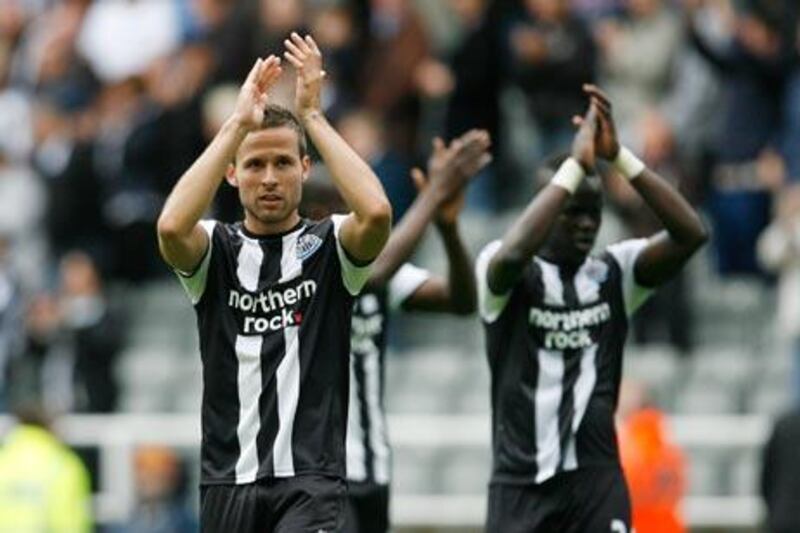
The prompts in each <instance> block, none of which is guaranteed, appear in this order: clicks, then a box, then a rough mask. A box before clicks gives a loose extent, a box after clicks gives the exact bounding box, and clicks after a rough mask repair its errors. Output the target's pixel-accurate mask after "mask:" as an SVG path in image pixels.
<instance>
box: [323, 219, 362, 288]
mask: <svg viewBox="0 0 800 533" xmlns="http://www.w3.org/2000/svg"><path fill="white" fill-rule="evenodd" d="M345 217H346V215H333V216H332V217H331V220H332V221H333V235H334V237H335V238H336V253H337V255H338V256H339V264H340V265H341V266H342V282H344V286H345V288H346V289H347V292H349V293H350V294H351V295H353V296H356V295H357V294H358V293H360V292H361V289H363V288H364V285H365V284H366V283H367V280H368V279H369V272H370V266H371V265H364V266H359V265H356V264H355V263H353V261H352V259H350V257H349V256H348V255H347V251H346V250H345V249H344V248H343V247H342V242H341V239H340V238H339V232H340V231H341V228H342V222H344V219H345Z"/></svg>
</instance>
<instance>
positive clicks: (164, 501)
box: [114, 446, 200, 533]
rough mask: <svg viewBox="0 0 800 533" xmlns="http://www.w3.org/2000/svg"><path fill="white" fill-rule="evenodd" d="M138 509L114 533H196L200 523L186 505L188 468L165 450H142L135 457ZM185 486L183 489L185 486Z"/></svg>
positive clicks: (140, 448)
mask: <svg viewBox="0 0 800 533" xmlns="http://www.w3.org/2000/svg"><path fill="white" fill-rule="evenodd" d="M134 476H135V482H136V507H135V508H134V511H133V514H132V518H131V520H130V521H129V522H128V523H127V524H126V525H125V526H123V527H121V528H118V529H114V532H115V533H194V532H197V531H199V530H200V528H199V524H198V522H197V519H196V518H195V516H194V514H195V513H193V512H192V511H190V509H189V508H188V506H187V505H186V501H185V500H186V495H185V480H184V479H182V478H183V477H184V476H185V467H184V465H183V464H182V463H181V461H180V459H179V458H178V456H177V455H176V454H175V452H173V451H172V450H170V449H169V448H166V447H163V446H141V447H139V449H137V450H136V454H135V456H134ZM182 485H183V486H182Z"/></svg>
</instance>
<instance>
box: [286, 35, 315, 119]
mask: <svg viewBox="0 0 800 533" xmlns="http://www.w3.org/2000/svg"><path fill="white" fill-rule="evenodd" d="M283 44H284V45H285V46H286V51H285V52H284V53H283V57H285V58H286V59H287V61H289V62H290V63H291V64H292V65H294V67H295V69H296V70H297V85H296V88H295V108H296V111H297V114H298V115H299V116H300V118H301V119H302V118H305V117H307V116H308V115H310V114H312V113H314V112H318V111H321V109H322V104H321V101H322V98H321V95H322V81H323V80H324V79H325V71H324V70H322V52H320V50H319V47H318V46H317V43H316V42H314V39H313V38H312V37H311V36H310V35H306V36H305V38H303V37H300V35H298V34H297V33H296V32H292V34H291V36H290V37H289V39H286V40H284V41H283Z"/></svg>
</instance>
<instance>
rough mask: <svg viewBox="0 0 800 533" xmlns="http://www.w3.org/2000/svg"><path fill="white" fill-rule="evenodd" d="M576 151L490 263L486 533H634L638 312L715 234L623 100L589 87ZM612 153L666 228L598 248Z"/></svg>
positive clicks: (561, 161) (486, 260)
mask: <svg viewBox="0 0 800 533" xmlns="http://www.w3.org/2000/svg"><path fill="white" fill-rule="evenodd" d="M584 91H585V93H586V95H587V97H588V99H589V110H588V112H587V113H586V115H585V116H583V117H576V118H575V123H576V125H577V126H578V131H577V133H576V134H575V138H574V141H573V145H572V152H571V154H569V155H568V156H562V157H559V158H557V159H554V160H553V161H551V162H550V163H549V164H548V165H546V166H545V169H543V172H545V173H547V174H549V176H551V178H550V181H549V184H548V185H546V186H545V187H544V188H543V189H542V190H541V191H540V192H539V193H538V194H537V195H536V196H535V197H534V198H533V200H531V202H530V204H529V205H528V207H527V208H526V209H525V211H524V212H523V214H522V215H521V216H520V218H519V219H518V220H517V221H516V222H515V223H514V224H513V225H512V226H511V228H509V229H508V231H507V232H506V233H505V235H504V236H503V238H502V240H498V241H495V242H492V243H490V244H488V245H487V246H486V247H485V248H484V250H483V251H482V252H481V254H480V256H479V258H478V260H477V264H476V272H477V283H478V294H479V310H480V314H481V317H482V319H483V322H484V326H485V331H486V345H487V354H488V359H489V365H490V368H491V373H492V391H491V398H492V441H493V444H492V446H493V456H494V464H493V471H492V479H491V484H490V488H489V508H488V518H487V525H486V529H487V531H490V532H493V533H494V532H496V533H516V532H554V531H558V532H561V533H567V532H596V531H614V532H620V533H624V532H627V531H630V528H631V520H630V502H629V498H628V492H627V488H626V486H625V480H624V478H623V475H622V472H621V470H620V466H619V454H618V450H617V444H616V436H615V430H614V411H615V409H616V404H617V397H618V393H619V385H620V377H621V373H622V352H623V346H624V343H625V336H626V332H627V327H628V319H629V317H630V316H631V315H632V314H633V313H634V312H635V311H636V309H637V308H638V307H639V306H640V305H641V304H642V303H643V302H644V301H645V300H646V298H647V297H648V295H649V294H650V293H651V292H652V290H653V288H655V287H657V286H659V285H660V284H662V283H664V282H665V281H666V280H668V279H669V278H670V277H671V276H672V275H674V274H675V273H676V272H678V270H680V269H681V268H682V267H683V266H684V264H685V263H686V261H688V260H689V258H690V257H691V256H692V254H694V253H695V252H696V251H697V250H698V249H699V248H700V246H702V245H703V243H704V242H705V241H706V238H707V235H706V231H705V229H704V227H703V225H702V223H701V222H700V218H699V217H698V215H697V213H696V212H695V211H694V210H693V209H692V208H691V206H690V205H689V204H688V203H687V202H686V200H685V199H684V198H683V197H682V196H681V195H680V194H679V193H678V192H677V191H676V190H675V189H673V188H672V187H671V186H670V185H669V184H668V183H667V182H666V181H665V180H663V179H662V178H660V177H659V176H658V175H657V174H656V173H654V172H653V171H651V170H649V169H647V168H646V167H645V165H644V164H643V163H642V162H641V161H640V160H639V159H638V158H637V157H636V156H635V155H633V154H632V153H631V152H630V151H629V150H628V149H626V148H625V147H621V146H620V144H619V142H618V140H617V135H616V131H615V128H614V121H613V118H612V112H611V103H610V102H609V100H608V98H607V97H606V96H605V95H604V94H603V93H602V92H601V91H600V90H599V89H598V88H596V87H594V86H592V85H587V86H585V87H584ZM596 158H602V159H605V160H607V161H609V162H611V164H612V166H613V167H614V168H615V169H616V171H617V172H618V173H619V174H621V175H622V176H624V177H625V178H627V179H628V180H630V184H631V185H632V186H633V188H634V189H635V190H636V192H637V193H638V194H639V195H641V197H642V198H643V199H644V201H645V202H646V203H647V205H648V206H649V207H650V208H651V209H652V210H653V211H654V213H655V214H656V215H657V217H658V218H659V219H660V221H661V223H662V224H663V226H664V230H663V231H661V232H659V233H657V234H655V235H653V236H652V237H650V238H648V239H635V240H626V241H622V242H620V243H617V244H614V245H611V246H609V247H607V248H606V249H605V250H602V252H601V253H600V254H598V255H591V254H590V252H591V251H592V248H593V246H594V242H595V238H596V236H597V232H598V229H599V228H600V222H601V212H602V207H603V201H602V181H601V179H600V178H599V177H598V176H596V175H595V174H594V169H595V163H596Z"/></svg>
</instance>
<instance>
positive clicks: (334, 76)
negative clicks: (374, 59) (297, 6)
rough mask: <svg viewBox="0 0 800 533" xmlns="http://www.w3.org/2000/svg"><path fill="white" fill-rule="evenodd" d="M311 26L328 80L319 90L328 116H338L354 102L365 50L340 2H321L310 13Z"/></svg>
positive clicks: (350, 16)
mask: <svg viewBox="0 0 800 533" xmlns="http://www.w3.org/2000/svg"><path fill="white" fill-rule="evenodd" d="M309 19H310V30H311V34H312V35H314V39H315V40H316V42H317V44H318V45H319V46H320V48H321V49H322V55H323V57H324V58H325V64H326V69H325V70H326V72H327V73H328V76H327V77H326V79H327V82H326V86H325V90H324V91H323V93H322V97H323V100H324V101H323V103H322V105H323V107H324V108H325V112H326V114H327V115H328V116H330V117H331V118H332V119H333V120H334V121H335V120H337V119H338V118H339V117H340V116H341V115H342V114H343V113H344V112H345V111H346V109H348V108H351V107H354V106H355V105H357V95H358V90H359V88H358V75H359V67H360V64H361V60H362V56H363V53H364V51H363V50H361V49H359V40H360V38H361V36H360V35H359V34H358V29H357V28H356V22H355V20H354V19H353V15H352V12H351V10H350V9H348V8H347V7H345V6H344V5H342V4H330V5H325V4H323V5H321V6H319V7H317V8H314V9H313V10H312V11H311V13H310V17H309Z"/></svg>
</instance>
